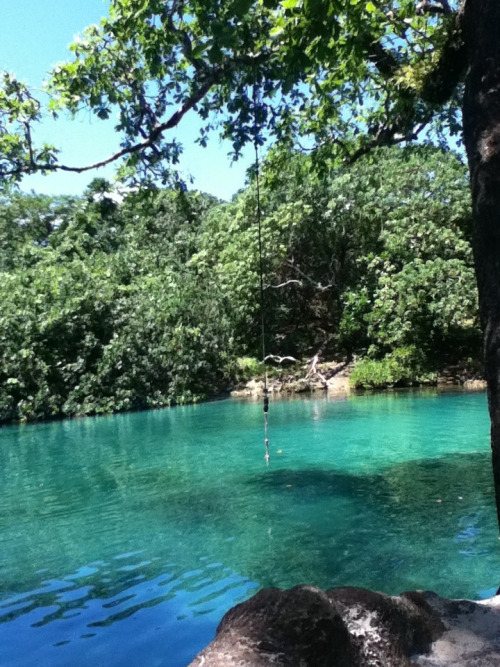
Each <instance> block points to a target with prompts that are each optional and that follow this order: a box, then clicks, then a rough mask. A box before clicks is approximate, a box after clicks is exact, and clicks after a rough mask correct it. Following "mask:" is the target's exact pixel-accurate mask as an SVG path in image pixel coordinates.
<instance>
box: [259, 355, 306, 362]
mask: <svg viewBox="0 0 500 667" xmlns="http://www.w3.org/2000/svg"><path fill="white" fill-rule="evenodd" d="M264 361H274V363H276V364H282V363H284V362H285V361H290V362H291V363H294V364H296V363H298V359H295V357H280V356H278V355H277V354H268V355H267V356H266V357H265V358H264Z"/></svg>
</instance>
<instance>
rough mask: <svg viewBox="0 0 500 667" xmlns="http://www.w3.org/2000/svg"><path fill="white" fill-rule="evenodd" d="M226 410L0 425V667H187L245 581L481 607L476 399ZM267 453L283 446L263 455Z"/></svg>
mask: <svg viewBox="0 0 500 667" xmlns="http://www.w3.org/2000/svg"><path fill="white" fill-rule="evenodd" d="M270 426H271V430H270V437H271V461H270V465H269V466H268V467H266V465H265V462H264V460H263V454H264V447H263V424H262V408H261V405H260V403H259V404H258V403H245V402H237V401H224V402H218V403H211V404H204V405H199V406H191V407H179V408H175V409H171V410H162V411H158V412H147V413H140V414H129V415H119V416H115V417H109V418H102V417H101V418H95V419H90V418H89V419H82V420H75V421H67V422H59V423H50V424H42V425H34V426H24V427H8V428H4V429H1V430H0V559H1V560H0V664H1V665H2V666H5V665H9V666H11V665H12V666H15V667H21V666H23V667H25V666H27V665H37V666H41V667H43V666H44V665H47V666H50V667H59V666H61V667H62V666H64V667H66V666H67V665H72V666H79V665H81V666H87V665H89V666H90V665H106V666H107V667H111V666H114V665H116V666H118V665H119V666H120V667H123V666H128V665H130V666H134V667H135V666H137V665H148V666H154V665H168V666H169V667H184V666H185V665H187V664H188V663H189V661H190V660H191V659H192V658H193V657H194V655H195V654H196V653H197V652H198V651H199V650H200V649H201V648H202V647H203V646H204V645H205V644H206V643H208V642H209V641H210V640H211V638H212V637H213V634H214V632H215V628H216V626H217V623H218V621H219V620H220V618H221V616H222V615H223V613H224V612H225V611H226V610H227V609H228V608H229V607H230V606H232V605H234V604H235V603H236V602H239V601H241V600H244V599H246V598H247V597H249V596H250V595H251V594H252V593H254V592H255V591H256V590H258V589H259V588H260V587H265V586H280V587H290V586H293V585H295V584H298V583H303V582H309V583H313V584H316V585H319V586H322V587H325V588H328V587H333V586H337V585H356V586H367V587H370V588H374V589H377V590H383V591H385V592H387V593H397V592H401V591H403V590H409V589H416V588H423V589H433V590H435V591H437V592H438V593H440V594H442V595H446V596H455V597H462V596H463V597H473V598H477V597H484V596H488V595H491V594H493V593H494V592H495V590H496V588H497V587H498V585H499V584H500V551H499V541H498V530H497V526H496V515H495V509H494V502H493V484H492V479H491V466H490V457H489V435H488V432H489V424H488V417H487V409H486V398H485V395H484V394H466V393H461V394H451V393H450V394H444V395H438V394H437V393H433V392H430V393H428V392H427V393H426V392H402V393H396V392H395V393H390V394H379V395H375V396H355V397H352V398H349V399H347V400H328V399H323V398H320V399H318V400H297V401H288V402H286V401H283V402H276V403H273V404H272V405H271V411H270ZM278 452H279V453H278Z"/></svg>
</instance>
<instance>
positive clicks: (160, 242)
mask: <svg viewBox="0 0 500 667" xmlns="http://www.w3.org/2000/svg"><path fill="white" fill-rule="evenodd" d="M313 162H314V161H313V160H312V159H311V157H310V156H309V157H306V156H305V155H303V154H300V153H286V154H281V153H279V152H274V153H271V154H269V155H268V157H267V159H266V163H265V165H264V166H263V169H262V175H261V176H262V178H261V201H262V211H263V220H262V224H263V248H264V274H265V275H264V285H265V300H266V303H265V312H266V322H267V328H268V332H269V335H268V341H267V348H268V351H269V352H271V353H274V354H277V355H285V354H286V355H293V356H294V357H297V358H300V359H305V358H308V357H310V356H311V355H314V354H315V353H317V352H318V350H320V351H321V354H322V356H323V357H324V358H325V359H347V358H352V357H353V356H355V357H357V358H358V362H357V365H356V367H355V370H354V375H353V377H354V381H355V382H356V383H357V384H359V385H364V386H382V385H384V384H387V383H391V384H405V383H411V382H415V381H432V380H433V378H435V374H436V372H437V371H439V370H440V369H442V368H443V367H444V366H446V365H449V364H454V363H458V362H461V363H469V364H474V363H477V360H478V359H479V357H480V332H479V325H478V312H477V290H476V285H475V276H474V268H473V258H472V252H471V247H470V243H469V239H470V236H471V210H470V209H471V206H470V192H469V189H468V183H467V174H466V169H465V167H464V165H463V164H462V163H461V162H460V160H459V159H458V158H457V157H456V156H455V155H453V154H452V153H451V152H445V151H443V150H440V149H437V148H432V147H430V146H417V147H411V148H405V149H402V148H395V147H394V148H385V149H377V150H375V151H373V152H372V153H370V154H369V155H368V156H366V157H364V158H362V159H361V160H359V161H358V162H356V163H355V164H354V165H352V166H350V167H344V168H341V169H336V170H334V171H330V172H325V171H317V170H316V169H314V168H313ZM249 179H250V183H249V185H248V187H247V188H246V189H245V190H243V191H241V192H240V193H238V194H237V195H236V196H235V197H234V199H233V201H232V202H230V203H223V202H219V201H217V200H215V199H213V198H211V197H209V196H207V195H204V194H201V193H196V192H188V191H186V190H185V189H183V188H179V189H178V190H175V189H166V190H160V189H141V190H137V191H133V190H129V191H127V192H125V191H123V192H122V195H121V196H117V191H116V190H113V189H112V187H111V186H110V184H108V183H106V182H105V181H103V180H99V179H96V180H94V181H93V182H92V184H91V185H90V186H89V188H88V189H87V191H86V192H85V193H84V194H83V195H82V197H80V198H71V197H60V198H53V197H46V196H41V195H35V194H31V195H28V194H22V193H20V192H18V191H14V190H13V191H8V192H5V193H4V195H3V197H2V198H1V200H0V250H1V256H0V257H1V258H0V303H1V306H0V422H3V423H5V422H9V421H12V420H20V419H21V420H35V419H44V418H51V417H62V416H72V415H81V414H98V413H104V412H114V411H122V410H133V409H143V408H149V407H156V406H163V405H170V404H172V403H178V402H189V401H194V400H199V399H202V398H206V397H209V396H214V395H217V394H220V393H222V392H224V391H225V390H227V389H228V388H229V387H230V386H231V385H232V384H234V382H235V381H236V380H237V379H238V378H241V377H242V374H243V373H244V369H242V366H243V364H242V363H241V361H240V360H241V358H242V357H256V358H258V357H259V354H260V352H259V350H260V341H259V334H260V310H259V257H258V233H257V219H256V208H257V206H256V187H255V182H254V178H253V176H252V174H250V176H249Z"/></svg>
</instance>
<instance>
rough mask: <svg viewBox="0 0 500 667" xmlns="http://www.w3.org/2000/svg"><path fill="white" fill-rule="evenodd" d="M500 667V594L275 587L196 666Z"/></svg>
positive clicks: (249, 604)
mask: <svg viewBox="0 0 500 667" xmlns="http://www.w3.org/2000/svg"><path fill="white" fill-rule="evenodd" d="M264 665H275V666H277V667H323V666H324V667H327V666H328V667H411V666H412V665H413V666H419V665H420V666H422V667H441V666H445V665H446V666H448V665H449V666H450V667H451V666H452V665H453V666H454V667H494V666H498V665H500V597H495V598H491V599H490V600H485V601H481V602H471V601H469V600H446V599H444V598H440V597H439V596H438V595H436V594H435V593H422V592H414V593H403V594H402V595H399V596H388V595H384V594H383V593H374V592H372V591H369V590H366V589H362V588H336V589H332V590H329V591H326V592H324V591H322V590H321V589H319V588H316V587H314V586H296V587H295V588H292V589H291V590H289V591H282V590H279V589H276V588H270V589H266V590H263V591H260V592H259V593H257V594H256V595H254V596H253V597H252V598H250V599H249V600H247V601H246V602H243V603H242V604H239V605H236V606H235V607H233V608H232V609H230V610H229V611H228V612H227V614H226V615H225V616H224V617H223V619H222V621H221V623H220V625H219V627H218V628H217V634H216V637H215V639H214V640H213V641H212V642H211V644H209V645H208V646H207V647H206V648H205V649H204V651H202V652H201V653H200V654H199V655H198V656H197V657H196V658H195V660H194V661H193V662H192V663H191V667H202V666H204V667H219V666H224V667H236V666H238V667H261V666H262V667H263V666H264Z"/></svg>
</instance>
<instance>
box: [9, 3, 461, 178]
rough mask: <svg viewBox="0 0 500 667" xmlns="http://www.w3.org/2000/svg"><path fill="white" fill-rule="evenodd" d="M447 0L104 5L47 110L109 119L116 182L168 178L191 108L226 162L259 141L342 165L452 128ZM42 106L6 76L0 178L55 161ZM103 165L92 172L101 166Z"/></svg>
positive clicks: (52, 84) (455, 122)
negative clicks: (221, 143) (41, 134)
mask: <svg viewBox="0 0 500 667" xmlns="http://www.w3.org/2000/svg"><path fill="white" fill-rule="evenodd" d="M459 28H460V14H459V12H458V10H457V3H456V2H453V1H450V2H448V0H443V1H440V0H436V1H433V2H430V1H428V0H423V1H422V2H419V3H416V2H415V1H414V0H398V2H394V1H393V0H389V1H380V0H374V1H371V0H370V1H368V2H366V1H365V0H351V1H350V2H348V3H346V2H338V1H335V0H283V1H282V2H277V1H276V0H259V1H257V2H255V1H251V0H220V1H217V2H214V1H213V0H188V1H183V2H178V1H177V0H170V1H168V2H163V0H162V1H161V2H159V1H157V0H147V1H145V0H112V1H111V3H110V12H109V17H107V18H105V19H103V20H102V21H101V23H100V24H99V25H94V26H90V27H88V28H87V29H86V30H85V31H84V32H83V35H82V37H81V38H80V39H78V41H77V42H75V43H74V44H73V45H72V46H71V50H72V52H73V58H72V60H71V61H70V62H68V63H66V64H60V65H58V66H56V67H55V69H54V70H53V72H52V76H51V78H50V80H49V83H48V86H47V91H48V92H49V94H50V102H49V104H48V108H49V110H50V111H51V112H52V113H53V114H58V113H61V112H62V111H63V110H69V111H70V112H72V113H75V112H77V111H78V110H80V109H82V108H85V109H91V110H92V112H93V113H94V114H95V115H96V116H97V117H98V118H108V117H109V116H110V115H111V113H112V112H114V111H115V110H117V111H118V112H119V121H118V124H117V126H116V129H117V131H119V132H120V133H121V134H122V137H123V139H122V148H121V150H120V151H119V152H118V153H117V154H115V155H113V156H109V158H108V159H107V160H104V161H103V162H109V161H115V160H117V161H120V165H121V166H120V173H121V175H122V176H126V175H129V176H131V175H134V177H137V176H140V177H143V178H148V177H153V178H160V179H163V180H165V179H167V178H168V177H169V174H170V168H171V167H172V165H174V166H175V164H176V161H177V159H178V155H179V151H180V150H181V146H180V145H179V144H178V143H177V142H176V139H175V135H172V133H171V132H169V130H171V129H172V128H174V127H175V126H176V125H177V124H178V123H179V122H180V121H181V120H182V118H183V116H184V115H185V114H186V113H188V112H189V111H191V110H192V109H195V110H196V111H197V112H198V113H199V114H200V116H201V117H202V118H203V119H204V120H205V124H204V126H203V129H202V131H201V134H200V137H199V142H200V144H204V143H205V142H206V140H207V134H208V133H209V132H210V131H211V130H213V129H218V130H219V131H220V132H221V133H222V135H223V136H225V137H227V138H229V139H230V140H231V141H232V143H233V149H234V154H235V155H238V153H239V151H240V150H241V148H242V146H243V145H244V144H245V143H246V142H248V141H251V140H255V139H257V141H258V142H260V143H262V142H264V141H265V140H269V141H271V142H279V143H286V144H287V145H288V146H289V145H295V146H297V145H298V144H300V142H302V141H306V146H307V148H311V147H312V146H315V147H319V148H321V149H322V159H323V161H324V160H325V159H327V158H328V160H335V159H340V158H341V159H344V160H345V159H348V160H353V159H355V158H356V157H357V156H358V155H359V154H361V153H363V152H365V151H366V150H369V148H370V147H372V146H376V145H384V144H389V143H394V142H402V141H408V140H413V139H415V138H417V137H418V136H426V137H433V138H435V139H438V140H439V139H443V136H444V135H443V130H444V128H445V127H446V130H447V132H448V133H450V132H451V133H456V132H458V130H459V128H460V125H459V107H460V97H461V88H460V86H458V87H456V86H455V84H456V83H457V79H458V78H459V77H460V75H461V74H462V70H463V66H462V67H461V66H460V62H461V58H462V60H463V57H462V51H463V48H462V42H461V37H460V29H459ZM41 113H42V109H41V106H40V102H39V101H38V99H37V98H36V96H35V95H34V94H33V93H32V92H31V91H30V90H29V88H28V87H27V86H26V85H25V84H23V83H21V82H19V81H17V80H16V79H15V77H14V76H13V75H10V74H5V75H4V77H3V86H2V91H1V94H0V114H1V115H0V177H3V179H9V178H10V179H14V180H16V179H18V178H20V177H21V176H22V175H23V174H25V173H30V172H32V171H34V170H42V171H53V170H56V169H63V170H75V171H81V170H83V169H90V168H92V167H95V166H96V165H64V164H60V163H59V161H58V156H57V147H56V146H47V145H41V146H40V145H38V144H37V142H36V123H37V121H38V120H39V119H40V116H41ZM100 164H101V163H100Z"/></svg>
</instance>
